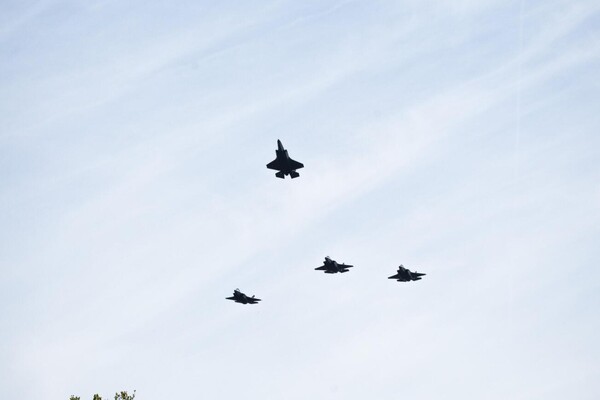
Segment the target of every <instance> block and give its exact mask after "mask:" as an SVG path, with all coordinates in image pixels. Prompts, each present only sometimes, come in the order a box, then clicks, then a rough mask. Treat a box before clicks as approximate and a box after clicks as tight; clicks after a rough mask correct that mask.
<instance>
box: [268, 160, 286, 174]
mask: <svg viewBox="0 0 600 400" xmlns="http://www.w3.org/2000/svg"><path fill="white" fill-rule="evenodd" d="M267 168H269V169H274V170H277V171H279V170H281V169H283V168H282V167H281V163H280V162H279V159H278V158H276V159H274V160H273V161H271V162H270V163H268V164H267Z"/></svg>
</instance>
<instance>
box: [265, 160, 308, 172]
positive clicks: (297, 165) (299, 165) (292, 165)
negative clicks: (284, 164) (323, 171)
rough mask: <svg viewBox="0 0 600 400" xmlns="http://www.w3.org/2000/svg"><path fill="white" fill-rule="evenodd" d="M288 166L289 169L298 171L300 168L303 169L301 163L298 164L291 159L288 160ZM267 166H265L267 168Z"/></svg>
mask: <svg viewBox="0 0 600 400" xmlns="http://www.w3.org/2000/svg"><path fill="white" fill-rule="evenodd" d="M288 165H289V166H290V169H293V170H295V169H300V168H304V164H302V163H301V162H298V161H296V160H292V159H291V158H290V159H289V160H288ZM268 167H269V166H268V165H267V168H268Z"/></svg>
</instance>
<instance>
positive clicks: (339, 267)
mask: <svg viewBox="0 0 600 400" xmlns="http://www.w3.org/2000/svg"><path fill="white" fill-rule="evenodd" d="M352 267H353V265H346V264H344V263H342V264H338V262H337V261H335V260H332V259H331V258H329V256H327V257H325V261H324V262H323V265H321V266H320V267H318V268H315V270H317V271H325V273H326V274H336V273H338V272H341V273H344V272H348V268H352Z"/></svg>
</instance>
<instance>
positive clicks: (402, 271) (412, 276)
mask: <svg viewBox="0 0 600 400" xmlns="http://www.w3.org/2000/svg"><path fill="white" fill-rule="evenodd" d="M423 275H425V274H421V273H419V272H412V271H410V270H409V269H408V268H404V266H403V265H402V264H400V266H399V267H398V273H397V274H396V275H393V276H390V277H388V279H396V280H397V281H398V282H410V281H418V280H420V279H421V277H422V276H423Z"/></svg>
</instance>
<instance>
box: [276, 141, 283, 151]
mask: <svg viewBox="0 0 600 400" xmlns="http://www.w3.org/2000/svg"><path fill="white" fill-rule="evenodd" d="M277 148H278V149H279V150H283V144H281V140H279V139H277Z"/></svg>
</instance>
